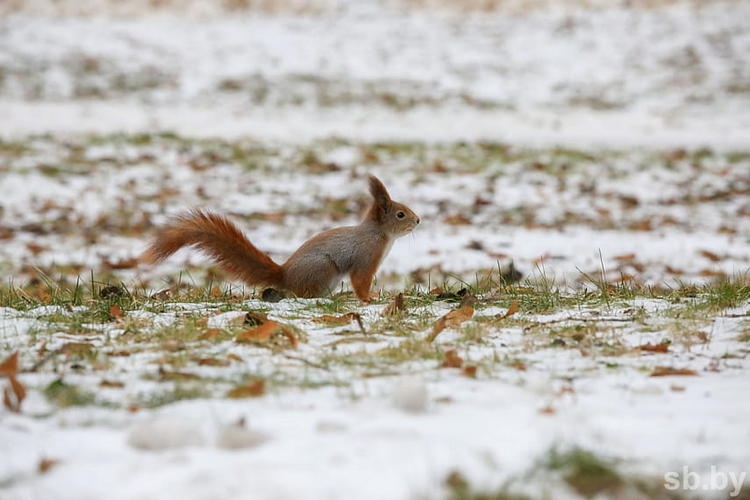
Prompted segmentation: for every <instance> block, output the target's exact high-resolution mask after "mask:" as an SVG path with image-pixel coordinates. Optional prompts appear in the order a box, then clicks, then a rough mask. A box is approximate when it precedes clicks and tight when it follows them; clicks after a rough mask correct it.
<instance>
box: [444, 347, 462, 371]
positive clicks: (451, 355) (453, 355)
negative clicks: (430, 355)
mask: <svg viewBox="0 0 750 500" xmlns="http://www.w3.org/2000/svg"><path fill="white" fill-rule="evenodd" d="M463 365H464V359H463V358H462V357H461V356H459V355H458V353H457V352H456V350H455V349H449V350H447V351H445V359H444V360H443V363H442V364H441V365H440V367H441V368H461V367H462V366H463Z"/></svg>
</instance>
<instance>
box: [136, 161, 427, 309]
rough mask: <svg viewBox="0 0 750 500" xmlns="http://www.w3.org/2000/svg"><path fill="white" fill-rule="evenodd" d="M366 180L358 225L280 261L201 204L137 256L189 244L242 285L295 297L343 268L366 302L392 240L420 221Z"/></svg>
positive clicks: (322, 287)
mask: <svg viewBox="0 0 750 500" xmlns="http://www.w3.org/2000/svg"><path fill="white" fill-rule="evenodd" d="M369 184H370V194H371V195H372V197H373V202H372V205H371V206H370V208H369V210H368V212H367V214H366V216H365V217H364V219H363V220H362V222H361V223H360V224H359V225H357V226H345V227H337V228H333V229H329V230H327V231H324V232H322V233H320V234H318V235H316V236H314V237H312V238H310V239H309V240H307V241H306V242H305V243H303V244H302V246H300V247H299V248H298V249H297V251H295V252H294V253H293V254H292V255H291V257H289V259H287V261H286V262H284V263H283V264H281V265H279V264H277V263H276V262H274V261H273V260H272V259H271V258H270V257H269V256H268V255H266V254H265V253H263V252H262V251H260V250H258V249H257V248H256V247H255V245H253V244H252V243H251V242H250V240H248V239H247V237H245V235H244V234H243V233H242V231H241V230H240V229H239V228H238V227H237V226H236V225H235V224H234V223H233V222H232V221H230V220H229V219H228V218H226V217H224V216H222V215H219V214H217V213H214V212H211V211H207V210H201V209H194V210H191V211H189V212H187V213H186V214H183V215H180V216H177V217H175V218H173V219H172V221H171V222H170V223H169V224H168V225H167V226H166V227H164V228H163V229H162V230H161V232H160V233H159V234H158V235H157V237H156V239H155V240H154V241H152V242H151V244H150V245H149V247H148V248H147V249H146V251H145V252H144V253H143V254H142V255H141V258H140V259H141V261H142V262H146V263H152V264H154V263H158V262H160V261H162V260H164V259H166V258H167V257H169V256H170V255H172V254H173V253H175V252H176V251H177V250H179V249H180V248H182V247H184V246H192V247H195V248H197V249H199V250H201V251H203V252H204V253H206V254H207V255H208V256H209V257H210V258H211V259H212V260H213V261H214V262H216V264H217V265H218V266H219V267H220V268H222V269H223V270H224V271H225V272H227V273H228V274H229V275H231V276H232V277H234V278H238V279H240V280H242V281H244V282H245V283H247V284H248V285H251V286H256V285H264V286H269V287H273V288H275V289H279V290H283V291H287V292H291V293H292V294H294V295H296V296H298V297H321V296H324V295H327V294H330V293H331V292H332V291H333V290H335V289H336V287H337V286H338V285H339V283H340V282H341V280H342V278H343V277H344V275H347V274H348V275H349V278H350V279H351V283H352V286H353V287H354V292H355V293H356V295H357V297H358V298H359V300H361V301H362V302H369V301H370V285H371V284H372V279H373V276H374V275H375V272H376V271H377V269H378V266H379V265H380V263H381V262H382V261H383V259H384V258H385V256H386V254H387V253H388V251H389V250H390V249H391V246H392V245H393V242H394V240H395V239H396V238H399V237H401V236H404V235H405V234H408V233H410V232H411V231H412V230H413V229H414V228H415V227H416V226H417V224H419V222H420V219H419V216H418V215H417V214H415V213H414V212H413V211H412V210H411V209H410V208H409V207H407V206H406V205H404V204H402V203H398V202H396V201H393V200H392V199H391V197H390V195H389V194H388V191H387V190H386V189H385V186H384V185H383V183H382V182H380V180H379V179H378V178H377V177H375V176H373V175H370V176H369Z"/></svg>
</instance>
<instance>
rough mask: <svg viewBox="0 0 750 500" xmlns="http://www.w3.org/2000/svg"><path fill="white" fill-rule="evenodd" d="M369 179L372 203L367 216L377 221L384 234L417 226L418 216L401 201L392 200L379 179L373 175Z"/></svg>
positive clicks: (397, 233)
mask: <svg viewBox="0 0 750 500" xmlns="http://www.w3.org/2000/svg"><path fill="white" fill-rule="evenodd" d="M369 179H370V194H371V195H372V197H373V204H372V207H370V212H369V213H368V217H369V218H370V219H372V220H374V221H375V222H377V224H378V225H379V226H381V227H382V228H383V230H384V231H385V232H386V234H389V235H391V236H394V237H399V236H403V235H405V234H407V233H410V232H411V231H412V230H413V229H414V228H415V227H417V224H419V216H418V215H417V214H415V213H414V212H413V211H412V210H411V209H410V208H409V207H407V206H406V205H404V204H403V203H399V202H397V201H393V200H392V199H391V196H390V195H389V194H388V190H386V189H385V186H384V185H383V183H382V182H380V179H378V178H377V177H375V176H374V175H371V176H370V177H369Z"/></svg>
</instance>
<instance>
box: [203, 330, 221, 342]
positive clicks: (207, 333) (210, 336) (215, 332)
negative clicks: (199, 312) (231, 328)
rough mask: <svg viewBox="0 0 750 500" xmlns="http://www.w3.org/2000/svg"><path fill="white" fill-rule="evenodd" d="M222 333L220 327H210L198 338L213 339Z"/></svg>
mask: <svg viewBox="0 0 750 500" xmlns="http://www.w3.org/2000/svg"><path fill="white" fill-rule="evenodd" d="M219 335H221V329H220V328H209V329H208V330H206V331H205V332H203V333H201V334H200V335H199V336H198V340H213V339H215V338H216V337H218V336H219Z"/></svg>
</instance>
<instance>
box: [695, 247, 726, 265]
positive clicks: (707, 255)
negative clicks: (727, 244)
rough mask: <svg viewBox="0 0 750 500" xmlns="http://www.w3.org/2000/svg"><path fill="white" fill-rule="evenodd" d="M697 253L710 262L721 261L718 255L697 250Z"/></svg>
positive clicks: (708, 251)
mask: <svg viewBox="0 0 750 500" xmlns="http://www.w3.org/2000/svg"><path fill="white" fill-rule="evenodd" d="M698 253H699V254H700V255H702V256H703V257H705V258H707V259H708V260H710V261H711V262H719V261H720V260H722V258H721V257H720V256H719V255H718V254H716V253H714V252H712V251H710V250H698Z"/></svg>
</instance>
